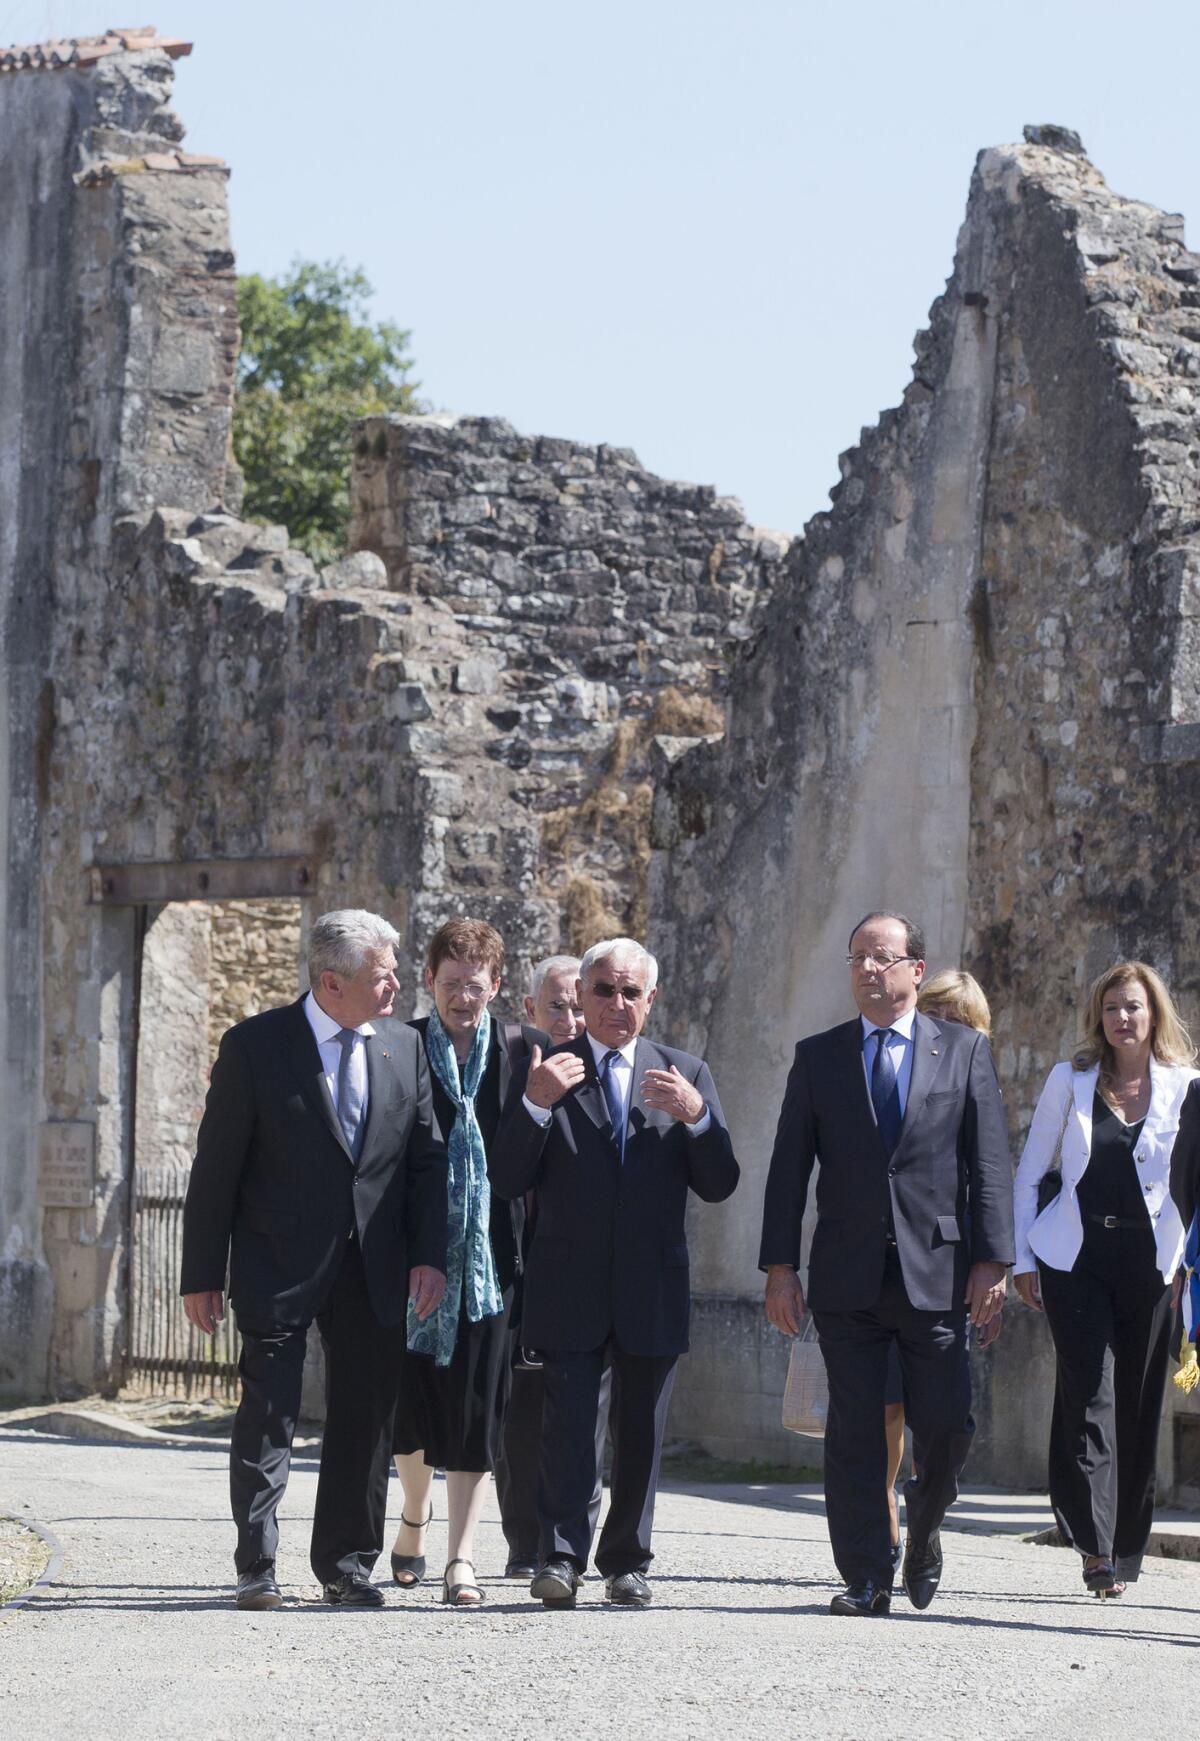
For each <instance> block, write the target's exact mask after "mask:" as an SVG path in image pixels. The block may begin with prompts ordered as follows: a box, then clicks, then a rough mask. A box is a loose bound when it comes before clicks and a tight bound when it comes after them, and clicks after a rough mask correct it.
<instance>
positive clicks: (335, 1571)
mask: <svg viewBox="0 0 1200 1741" xmlns="http://www.w3.org/2000/svg"><path fill="white" fill-rule="evenodd" d="M316 1322H317V1326H318V1328H319V1329H320V1332H321V1339H322V1341H323V1343H324V1345H325V1373H326V1384H325V1408H326V1416H325V1433H324V1437H323V1439H322V1442H321V1469H320V1474H319V1476H318V1478H317V1500H316V1509H315V1511H314V1514H313V1531H312V1549H311V1556H310V1557H311V1564H312V1569H313V1571H314V1572H315V1573H316V1576H317V1578H318V1580H319V1581H320V1582H321V1583H323V1584H325V1583H332V1582H333V1581H334V1579H336V1578H337V1577H338V1576H339V1574H340V1573H342V1572H362V1573H364V1574H366V1573H369V1572H370V1571H371V1568H372V1567H373V1566H374V1564H375V1561H376V1559H377V1558H378V1556H379V1554H380V1553H381V1552H382V1550H383V1533H384V1521H385V1512H386V1508H387V1480H388V1469H389V1465H390V1463H391V1449H392V1439H391V1429H392V1414H393V1411H394V1409H395V1406H396V1383H397V1375H398V1373H399V1370H400V1355H401V1352H402V1350H403V1346H404V1328H403V1326H397V1327H395V1328H387V1327H385V1326H384V1325H382V1324H380V1322H379V1320H378V1319H377V1318H376V1316H375V1312H374V1308H373V1307H372V1305H371V1301H370V1298H369V1296H368V1294H367V1284H366V1277H365V1275H364V1274H363V1266H362V1256H361V1254H360V1252H359V1248H358V1241H357V1239H352V1240H350V1241H349V1242H348V1243H347V1246H346V1254H345V1256H344V1258H343V1259H342V1265H341V1268H340V1269H339V1271H338V1273H337V1276H336V1278H335V1279H334V1282H333V1284H332V1286H331V1288H330V1290H329V1295H328V1297H327V1299H326V1300H325V1301H323V1302H322V1304H321V1306H320V1308H319V1310H318V1312H317V1314H316ZM238 1328H239V1330H240V1331H241V1335H242V1353H241V1359H240V1362H239V1368H238V1369H239V1371H240V1373H241V1378H242V1395H241V1400H240V1401H239V1403H238V1409H237V1414H236V1416H235V1418H234V1423H233V1438H232V1442H231V1444H230V1454H229V1489H230V1500H231V1504H232V1509H233V1517H234V1522H235V1523H236V1524H237V1533H238V1539H237V1550H236V1553H235V1556H234V1559H235V1564H236V1566H237V1569H238V1571H239V1572H244V1571H246V1570H248V1569H249V1567H250V1566H252V1565H253V1564H254V1563H255V1561H256V1560H260V1559H268V1560H273V1559H274V1558H275V1555H276V1550H277V1548H278V1544H279V1529H278V1525H277V1523H276V1517H275V1514H276V1511H277V1510H278V1507H279V1502H280V1500H281V1499H282V1498H283V1492H284V1489H285V1487H286V1486H287V1478H288V1469H289V1466H290V1463H291V1451H292V1439H293V1437H294V1435H295V1431H296V1421H297V1418H298V1417H299V1413H300V1392H301V1385H302V1382H303V1377H304V1350H305V1344H306V1342H307V1338H308V1325H307V1323H305V1324H249V1323H246V1322H244V1321H243V1320H241V1319H239V1321H238Z"/></svg>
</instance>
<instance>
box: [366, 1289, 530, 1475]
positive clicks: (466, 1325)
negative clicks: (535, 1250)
mask: <svg viewBox="0 0 1200 1741" xmlns="http://www.w3.org/2000/svg"><path fill="white" fill-rule="evenodd" d="M510 1304H511V1290H506V1291H505V1294H504V1310H503V1311H502V1312H498V1313H497V1314H496V1316H495V1317H493V1318H480V1319H479V1321H478V1322H477V1323H474V1324H472V1323H471V1322H470V1320H469V1319H468V1318H466V1317H461V1318H460V1319H459V1321H458V1339H457V1341H456V1342H455V1344H454V1353H453V1354H452V1355H451V1357H450V1364H449V1366H435V1365H434V1363H433V1357H432V1356H431V1355H429V1354H413V1353H412V1351H411V1350H409V1349H405V1351H404V1356H403V1359H402V1360H401V1363H400V1397H399V1401H398V1402H397V1404H396V1417H395V1423H394V1425H393V1428H392V1453H393V1455H394V1456H397V1457H405V1456H408V1455H409V1454H410V1453H411V1452H413V1451H422V1452H424V1455H425V1461H426V1463H427V1464H428V1465H429V1467H430V1468H431V1469H447V1470H449V1471H450V1472H451V1473H454V1474H459V1473H461V1474H481V1473H483V1472H484V1471H485V1470H489V1469H490V1468H491V1467H492V1445H493V1442H494V1436H495V1433H496V1428H497V1414H498V1410H499V1404H500V1395H501V1384H502V1381H503V1376H504V1371H505V1362H506V1359H507V1354H508V1312H509V1306H510Z"/></svg>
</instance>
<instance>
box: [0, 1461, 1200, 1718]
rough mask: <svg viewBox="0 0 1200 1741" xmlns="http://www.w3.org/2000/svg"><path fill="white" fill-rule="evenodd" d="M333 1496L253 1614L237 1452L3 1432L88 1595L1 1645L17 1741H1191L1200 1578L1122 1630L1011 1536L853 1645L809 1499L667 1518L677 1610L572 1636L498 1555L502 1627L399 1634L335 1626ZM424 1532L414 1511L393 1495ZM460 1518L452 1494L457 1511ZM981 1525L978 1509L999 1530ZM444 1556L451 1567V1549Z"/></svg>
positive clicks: (392, 1627)
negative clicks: (318, 1543) (247, 1593)
mask: <svg viewBox="0 0 1200 1741" xmlns="http://www.w3.org/2000/svg"><path fill="white" fill-rule="evenodd" d="M314 1490H315V1471H314V1465H313V1464H312V1463H311V1462H308V1461H306V1462H304V1463H302V1464H300V1465H298V1466H297V1467H296V1469H295V1471H294V1473H293V1477H292V1485H291V1487H290V1489H289V1492H288V1496H287V1502H286V1509H285V1513H284V1524H283V1527H284V1540H283V1551H282V1553H281V1557H280V1572H281V1581H282V1582H283V1583H284V1585H285V1593H286V1595H287V1597H288V1598H289V1606H288V1607H287V1608H286V1609H285V1610H283V1611H282V1612H280V1613H277V1614H261V1615H254V1614H240V1613H238V1612H236V1611H235V1610H234V1609H232V1608H231V1606H230V1604H229V1601H228V1596H227V1594H226V1591H227V1587H228V1582H229V1577H230V1558H229V1556H230V1547H231V1534H230V1525H229V1521H228V1517H227V1513H226V1489H225V1470H224V1461H223V1457H222V1455H221V1453H220V1451H219V1450H215V1449H213V1450H210V1449H207V1448H205V1449H192V1448H190V1447H178V1446H171V1447H157V1446H156V1447H152V1448H145V1449H143V1448H142V1447H141V1446H123V1445H111V1444H95V1443H87V1442H83V1441H79V1440H67V1439H57V1438H50V1437H46V1436H42V1435H34V1434H29V1433H16V1432H7V1433H4V1432H0V1510H8V1511H12V1512H16V1513H17V1514H18V1515H24V1516H27V1517H33V1518H36V1519H37V1520H38V1521H39V1522H41V1523H43V1524H45V1525H47V1526H48V1527H49V1528H50V1529H52V1530H53V1531H54V1532H55V1534H56V1535H57V1536H58V1537H59V1539H60V1541H61V1542H62V1543H63V1546H64V1548H65V1550H66V1560H65V1565H64V1569H63V1573H62V1578H61V1581H60V1583H59V1584H57V1585H56V1586H55V1587H54V1588H53V1589H52V1590H51V1591H50V1592H48V1593H47V1594H45V1595H43V1596H41V1597H39V1598H38V1599H37V1600H35V1601H34V1602H32V1603H30V1604H29V1605H28V1606H27V1607H26V1608H24V1609H21V1610H18V1611H16V1612H13V1613H10V1614H6V1615H4V1616H2V1617H0V1711H2V1712H3V1727H4V1732H5V1733H6V1734H8V1735H27V1736H29V1737H36V1738H38V1741H41V1738H45V1741H59V1738H60V1737H61V1738H62V1741H68V1738H69V1741H80V1738H87V1741H108V1738H109V1737H113V1738H117V1737H120V1738H121V1741H140V1738H142V1737H147V1738H153V1741H166V1738H174V1737H177V1736H178V1737H187V1738H188V1741H225V1738H226V1737H228V1738H229V1741H235V1738H236V1741H245V1738H246V1737H253V1741H275V1738H276V1737H279V1738H280V1741H284V1738H286V1741H299V1738H302V1737H308V1736H316V1737H321V1738H326V1737H328V1738H331V1741H340V1738H341V1737H355V1738H356V1741H374V1738H375V1737H384V1736H388V1737H392V1736H400V1737H403V1738H404V1741H409V1738H411V1737H416V1736H427V1737H430V1738H436V1741H441V1738H442V1737H445V1736H456V1737H457V1736H463V1737H470V1738H471V1741H474V1738H476V1737H479V1736H480V1735H483V1734H488V1735H492V1736H495V1737H496V1741H509V1737H516V1736H531V1737H541V1736H554V1737H555V1738H556V1741H563V1738H564V1737H584V1738H587V1741H590V1738H591V1737H593V1736H599V1737H607V1736H622V1737H630V1736H639V1737H640V1736H650V1735H653V1736H656V1737H657V1736H661V1737H670V1738H675V1737H709V1736H718V1735H719V1736H725V1737H741V1736H747V1737H749V1736H754V1737H778V1738H779V1741H790V1738H791V1737H804V1738H805V1741H809V1738H815V1737H820V1738H825V1737H854V1738H856V1741H866V1738H871V1737H875V1736H879V1737H887V1738H888V1741H897V1738H899V1737H904V1736H906V1735H909V1734H912V1733H913V1732H914V1730H915V1729H917V1728H918V1726H919V1730H920V1732H922V1733H923V1734H924V1735H926V1736H928V1737H930V1738H932V1741H953V1738H956V1737H959V1736H962V1737H964V1738H966V1737H970V1738H971V1741H975V1738H976V1737H978V1736H980V1735H983V1736H995V1737H997V1738H1001V1737H1002V1738H1004V1741H1009V1738H1013V1737H1024V1736H1037V1737H1038V1738H1039V1741H1045V1738H1046V1736H1047V1735H1050V1734H1053V1735H1055V1736H1056V1737H1061V1736H1087V1737H1089V1741H1090V1738H1091V1737H1093V1736H1094V1735H1095V1734H1096V1733H1098V1732H1103V1733H1106V1734H1109V1733H1113V1732H1116V1733H1120V1732H1121V1730H1122V1729H1125V1730H1126V1732H1128V1733H1132V1734H1146V1733H1154V1732H1166V1731H1167V1730H1168V1729H1169V1728H1174V1727H1177V1726H1179V1725H1182V1724H1187V1723H1189V1722H1190V1712H1191V1706H1192V1703H1193V1698H1192V1688H1193V1685H1194V1676H1195V1673H1196V1671H1197V1669H1200V1655H1197V1654H1194V1653H1195V1652H1196V1650H1197V1645H1198V1644H1200V1566H1197V1565H1192V1564H1181V1563H1178V1562H1172V1561H1162V1560H1156V1561H1153V1562H1152V1563H1151V1565H1150V1569H1149V1571H1148V1572H1147V1573H1146V1574H1145V1575H1144V1577H1143V1579H1142V1582H1141V1583H1140V1584H1139V1585H1138V1587H1137V1589H1136V1591H1135V1592H1134V1593H1133V1594H1132V1595H1131V1597H1129V1598H1127V1599H1126V1600H1125V1601H1124V1602H1121V1603H1108V1604H1101V1603H1100V1602H1098V1601H1096V1600H1095V1599H1093V1598H1089V1597H1087V1596H1086V1594H1085V1593H1084V1591H1083V1586H1082V1583H1081V1582H1080V1581H1079V1573H1078V1562H1077V1560H1076V1559H1075V1558H1074V1556H1072V1555H1069V1554H1067V1553H1065V1552H1063V1551H1061V1550H1055V1549H1050V1548H1042V1547H1032V1546H1029V1545H1027V1544H1026V1543H1024V1542H1022V1541H1020V1540H1018V1539H1015V1538H1014V1537H1012V1536H1007V1537H1006V1536H997V1537H988V1536H982V1535H977V1534H966V1535H953V1536H949V1537H948V1538H947V1541H946V1549H947V1573H946V1579H945V1583H944V1585H943V1590H942V1593H941V1594H940V1595H939V1596H938V1599H937V1601H936V1602H935V1603H934V1605H933V1607H932V1608H931V1609H930V1610H929V1611H928V1612H927V1613H926V1614H924V1615H916V1614H914V1613H913V1612H912V1611H911V1610H910V1609H909V1608H908V1606H907V1604H906V1603H905V1602H904V1601H903V1600H902V1599H901V1600H898V1601H897V1604H896V1608H895V1612H894V1614H893V1616H892V1618H891V1619H890V1620H887V1621H873V1622H868V1621H854V1620H836V1619H833V1618H831V1617H830V1616H829V1615H828V1613H827V1612H826V1608H827V1604H828V1600H829V1596H830V1593H831V1591H832V1589H833V1587H834V1584H833V1575H832V1565H831V1563H830V1559H829V1552H828V1546H827V1542H826V1538H825V1532H824V1523H823V1519H822V1516H821V1514H820V1508H819V1505H818V1504H817V1503H816V1502H815V1501H814V1500H813V1499H812V1498H809V1497H793V1496H789V1495H788V1494H787V1493H786V1490H784V1491H783V1492H782V1493H781V1492H780V1491H779V1490H771V1489H766V1490H763V1489H757V1490H754V1489H748V1488H739V1487H726V1488H720V1489H713V1488H706V1489H680V1490H674V1491H670V1492H667V1493H665V1494H663V1495H662V1497H661V1499H660V1504H659V1514H658V1524H659V1527H658V1531H657V1546H658V1550H659V1559H658V1563H657V1566H656V1574H657V1575H656V1578H655V1595H656V1602H655V1606H654V1607H653V1608H652V1609H650V1610H648V1611H646V1612H630V1611H626V1610H619V1609H612V1608H609V1607H606V1606H605V1605H604V1604H603V1603H602V1602H601V1600H600V1595H601V1585H600V1583H599V1581H598V1580H596V1579H594V1578H593V1579H589V1581H588V1583H587V1584H586V1586H585V1589H584V1592H583V1600H582V1602H581V1606H580V1607H579V1608H578V1609H577V1610H576V1612H575V1613H574V1614H551V1613H546V1612H545V1611H543V1610H542V1609H541V1608H540V1607H537V1606H536V1605H534V1604H532V1603H530V1602H529V1601H528V1598H527V1596H526V1595H525V1592H524V1590H523V1589H522V1588H521V1587H520V1586H513V1585H506V1584H505V1583H504V1582H503V1581H502V1580H501V1579H500V1578H499V1577H498V1576H497V1575H496V1574H498V1573H499V1571H500V1570H501V1568H502V1565H503V1543H502V1538H501V1536H500V1532H499V1528H498V1526H497V1524H496V1523H495V1521H494V1518H495V1514H494V1511H493V1512H491V1513H490V1514H489V1521H488V1522H487V1523H486V1524H485V1526H484V1528H483V1530H482V1532H481V1541H482V1550H481V1552H480V1555H479V1559H480V1568H479V1569H480V1572H481V1573H482V1574H483V1582H484V1585H485V1588H486V1591H487V1605H486V1608H485V1609H484V1611H483V1612H481V1613H460V1612H451V1611H448V1610H446V1609H443V1608H442V1607H440V1605H439V1604H438V1602H437V1600H436V1597H437V1585H436V1584H431V1585H424V1586H422V1587H421V1589H420V1590H419V1591H418V1592H416V1593H415V1594H413V1595H411V1596H407V1597H401V1595H400V1593H399V1592H398V1591H397V1592H394V1593H392V1592H391V1589H390V1586H389V1596H388V1605H387V1607H386V1609H385V1610H384V1611H383V1612H380V1613H371V1614H352V1613H340V1612H333V1611H330V1610H329V1609H327V1608H325V1607H323V1606H322V1605H321V1604H319V1603H318V1602H316V1601H315V1600H314V1596H315V1594H316V1590H315V1586H314V1584H313V1582H312V1580H311V1577H310V1575H309V1572H308V1566H307V1552H306V1548H307V1536H308V1524H309V1520H310V1519H311V1516H312V1501H313V1495H314ZM393 1491H394V1495H395V1497H396V1502H394V1503H393V1506H392V1510H393V1512H395V1513H397V1514H398V1510H399V1506H398V1490H397V1489H396V1487H395V1483H393ZM435 1503H436V1504H437V1507H438V1511H439V1514H440V1515H441V1516H442V1517H444V1515H445V1507H444V1494H443V1491H442V1489H441V1487H440V1485H439V1487H438V1488H437V1489H435ZM976 1509H978V1508H976ZM432 1543H433V1549H434V1552H438V1551H440V1550H444V1534H442V1533H440V1532H439V1529H438V1526H437V1525H436V1524H435V1526H434V1530H433V1532H432Z"/></svg>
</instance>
